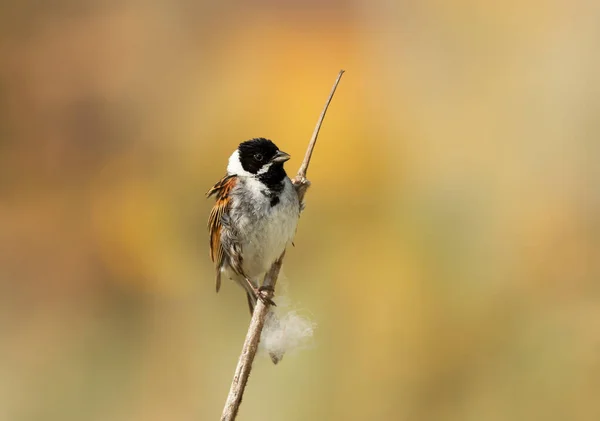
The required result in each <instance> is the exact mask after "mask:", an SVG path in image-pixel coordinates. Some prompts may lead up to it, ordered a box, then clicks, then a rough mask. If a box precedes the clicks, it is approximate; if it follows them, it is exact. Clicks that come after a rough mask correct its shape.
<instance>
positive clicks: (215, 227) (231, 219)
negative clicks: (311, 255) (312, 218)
mask: <svg viewBox="0 0 600 421" xmlns="http://www.w3.org/2000/svg"><path fill="white" fill-rule="evenodd" d="M289 159H290V155H288V154H287V153H285V152H282V151H280V150H279V148H278V147H277V146H276V145H275V144H274V143H273V142H272V141H270V140H268V139H265V138H255V139H251V140H247V141H245V142H242V143H241V144H240V145H239V146H238V148H237V149H236V150H235V152H233V154H232V155H231V157H230V158H229V164H228V166H227V175H226V176H225V177H223V178H222V179H221V180H220V181H219V182H218V183H217V184H215V185H214V186H213V187H212V188H211V189H210V190H209V191H208V193H207V194H206V195H207V197H211V196H213V195H214V196H215V197H216V203H215V205H214V207H213V208H212V211H211V213H210V217H209V219H208V230H209V233H210V257H211V259H212V261H213V262H215V265H216V271H217V274H216V284H217V292H219V288H220V287H221V276H222V275H225V276H226V277H228V278H230V279H232V280H234V281H236V282H237V283H239V284H240V285H241V286H242V287H243V288H244V289H245V290H246V295H247V298H248V306H249V308H250V314H252V312H253V311H254V306H255V305H256V302H257V299H260V300H261V301H263V302H268V303H270V304H274V303H273V302H272V301H271V300H270V299H269V298H268V295H267V294H266V293H265V292H266V291H268V290H269V289H270V288H269V287H267V286H261V285H260V284H259V283H262V280H263V279H264V276H265V275H266V273H267V272H268V271H269V269H270V268H271V265H272V264H273V263H274V262H275V261H276V260H277V259H278V258H279V257H280V256H281V254H282V253H283V252H284V250H285V249H286V247H287V245H288V243H290V242H291V241H292V240H293V238H294V235H295V233H296V226H297V224H298V218H299V217H300V210H301V209H300V202H299V199H298V194H297V192H296V190H295V189H294V186H293V184H292V182H291V180H290V179H289V178H288V176H287V174H286V172H285V169H284V168H283V164H284V163H285V162H286V161H287V160H289Z"/></svg>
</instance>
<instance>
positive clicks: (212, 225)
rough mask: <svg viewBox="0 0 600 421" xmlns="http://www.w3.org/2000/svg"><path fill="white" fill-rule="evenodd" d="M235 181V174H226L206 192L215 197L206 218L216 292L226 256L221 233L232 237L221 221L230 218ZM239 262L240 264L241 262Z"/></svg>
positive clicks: (228, 227)
mask: <svg viewBox="0 0 600 421" xmlns="http://www.w3.org/2000/svg"><path fill="white" fill-rule="evenodd" d="M237 181H238V179H237V177H236V176H235V175H227V176H225V177H223V178H222V179H221V180H219V182H218V183H217V184H215V185H214V186H213V187H212V188H211V189H210V190H209V191H208V193H206V197H211V196H213V195H214V196H215V197H216V203H215V205H214V206H213V208H212V210H211V212H210V216H209V218H208V231H209V238H210V258H211V259H212V261H213V262H215V264H216V269H217V282H216V283H217V292H219V288H221V268H222V267H223V264H224V263H225V258H226V250H225V247H224V246H223V243H222V241H221V234H222V233H223V231H224V230H226V231H227V232H225V234H227V235H226V236H224V237H227V238H228V239H230V241H231V238H232V237H234V233H233V232H229V231H230V230H231V227H230V224H229V223H226V224H224V223H223V221H224V220H227V221H229V220H230V218H229V215H228V212H229V209H230V207H231V196H230V193H231V190H232V189H233V188H234V187H235V185H236V183H237ZM227 248H230V247H227ZM239 263H240V265H241V262H239ZM232 266H233V265H232ZM235 266H238V265H235ZM234 270H235V268H234Z"/></svg>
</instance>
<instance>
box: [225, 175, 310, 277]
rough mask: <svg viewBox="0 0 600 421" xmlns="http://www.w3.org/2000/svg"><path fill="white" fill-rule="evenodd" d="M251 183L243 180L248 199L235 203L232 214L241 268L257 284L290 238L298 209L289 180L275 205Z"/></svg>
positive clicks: (297, 215)
mask: <svg viewBox="0 0 600 421" xmlns="http://www.w3.org/2000/svg"><path fill="white" fill-rule="evenodd" d="M250 183H251V182H249V181H247V182H246V194H247V195H248V196H252V197H251V198H250V197H248V196H246V197H245V198H246V199H251V200H249V201H245V202H246V203H242V202H240V203H239V205H237V206H236V205H234V209H233V210H232V211H233V212H232V213H233V214H234V219H235V220H237V223H236V225H237V228H238V231H239V232H238V238H239V240H240V244H241V249H242V269H243V270H244V272H245V273H246V275H247V276H248V277H249V278H250V279H252V280H253V281H255V282H258V283H260V282H262V279H257V278H259V277H261V276H263V275H264V274H265V273H266V272H267V271H268V270H269V269H270V268H271V265H272V264H273V263H274V262H275V261H276V260H277V259H278V258H279V256H281V254H282V253H283V251H284V250H285V248H286V246H287V244H288V243H289V242H291V241H292V240H293V238H294V235H295V233H296V226H297V224H298V218H299V214H300V210H299V203H298V196H297V195H296V192H295V191H294V189H293V187H292V183H291V182H290V181H289V179H288V180H286V185H285V188H284V190H283V191H282V193H281V194H280V195H279V203H277V204H276V205H275V206H271V205H270V201H271V199H270V198H268V197H265V196H264V195H263V194H262V193H259V192H253V190H254V189H252V188H251V187H253V186H251V185H250V186H249V184H250ZM249 187H250V188H249ZM248 188H249V189H248ZM248 193H250V194H248ZM249 203H251V204H249ZM250 208H251V210H250Z"/></svg>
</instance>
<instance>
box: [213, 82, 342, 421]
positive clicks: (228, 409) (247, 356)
mask: <svg viewBox="0 0 600 421" xmlns="http://www.w3.org/2000/svg"><path fill="white" fill-rule="evenodd" d="M343 74H344V70H340V73H339V74H338V76H337V79H336V80H335V83H334V84H333V88H332V89H331V93H330V94H329V98H327V102H326V103H325V107H324V108H323V112H321V116H320V117H319V120H318V121H317V125H316V127H315V130H314V132H313V135H312V138H311V139H310V143H309V144H308V149H307V150H306V155H305V156H304V161H303V162H302V165H301V166H300V169H299V170H298V175H297V176H296V178H295V179H294V180H293V182H294V185H295V187H296V191H297V193H298V198H299V199H300V203H302V202H303V200H304V194H305V193H306V190H307V189H308V186H310V182H309V181H308V180H307V179H306V171H307V170H308V165H309V164H310V159H311V156H312V153H313V150H314V148H315V144H316V143H317V136H318V135H319V130H320V129H321V125H322V124H323V119H324V118H325V113H326V112H327V108H328V107H329V103H330V102H331V99H332V98H333V94H334V93H335V89H336V88H337V85H338V83H339V82H340V79H341V77H342V75H343ZM284 257H285V251H284V252H283V254H282V255H281V257H279V259H277V261H276V262H275V263H273V266H271V269H270V270H269V272H268V273H267V275H266V276H265V279H264V282H263V285H270V286H272V287H273V290H274V289H275V284H276V283H277V277H278V276H279V271H280V270H281V266H282V265H283V258H284ZM271 294H272V293H271ZM268 313H269V306H268V305H266V304H264V303H263V302H262V300H258V301H257V303H256V307H255V308H254V313H253V314H252V320H251V321H250V326H249V327H248V333H247V334H246V340H245V341H244V346H243V347H242V353H241V355H240V359H239V360H238V364H237V367H236V368H235V373H234V375H233V381H232V382H231V388H230V389H229V395H228V396H227V401H226V402H225V408H223V415H221V421H233V420H235V417H236V416H237V413H238V411H239V409H240V404H241V403H242V397H243V395H244V390H245V389H246V384H247V383H248V377H249V376H250V371H251V370H252V363H253V361H254V357H255V356H256V351H257V350H258V342H259V341H260V335H261V333H262V330H263V327H264V325H265V320H266V318H267V315H268ZM273 362H276V360H275V359H274V360H273Z"/></svg>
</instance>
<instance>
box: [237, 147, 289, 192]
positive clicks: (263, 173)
mask: <svg viewBox="0 0 600 421" xmlns="http://www.w3.org/2000/svg"><path fill="white" fill-rule="evenodd" d="M238 151H239V160H240V164H241V165H242V168H243V169H244V170H245V171H247V172H249V173H250V174H253V175H257V176H258V177H259V179H260V180H261V181H263V182H264V183H265V184H267V185H273V184H277V183H281V181H282V180H283V179H284V178H285V176H286V174H285V170H284V169H283V163H284V162H285V161H287V160H288V159H290V156H289V155H288V154H287V153H285V152H282V151H280V150H279V148H278V147H277V146H276V145H275V144H274V143H273V142H271V141H270V140H268V139H265V138H262V137H259V138H256V139H251V140H247V141H245V142H243V143H240V146H238Z"/></svg>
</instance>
